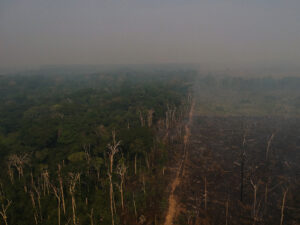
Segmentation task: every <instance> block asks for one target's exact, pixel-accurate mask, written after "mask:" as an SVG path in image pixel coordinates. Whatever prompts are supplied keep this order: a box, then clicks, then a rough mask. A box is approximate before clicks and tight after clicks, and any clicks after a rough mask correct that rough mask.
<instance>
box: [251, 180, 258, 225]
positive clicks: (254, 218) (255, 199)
mask: <svg viewBox="0 0 300 225" xmlns="http://www.w3.org/2000/svg"><path fill="white" fill-rule="evenodd" d="M250 182H251V185H252V187H253V221H254V224H255V223H256V221H257V211H256V210H257V208H256V205H257V203H256V201H257V189H258V183H257V184H254V183H253V181H252V179H251V180H250Z"/></svg>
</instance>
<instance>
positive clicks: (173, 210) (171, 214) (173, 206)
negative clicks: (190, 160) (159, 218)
mask: <svg viewBox="0 0 300 225" xmlns="http://www.w3.org/2000/svg"><path fill="white" fill-rule="evenodd" d="M194 105H195V104H194V102H193V103H192V106H191V109H190V112H189V119H188V122H187V124H186V125H185V135H184V151H183V157H182V159H181V161H180V164H179V166H178V168H177V172H176V177H175V179H174V180H173V182H172V185H171V193H170V196H169V207H168V212H167V215H166V220H165V223H164V225H172V224H173V221H174V218H175V216H176V215H177V210H178V200H177V198H176V195H175V193H174V192H175V190H176V188H177V187H178V186H179V185H180V183H181V179H182V175H183V172H184V167H185V163H186V160H187V156H188V142H189V139H190V136H191V131H190V126H191V124H192V118H193V112H194Z"/></svg>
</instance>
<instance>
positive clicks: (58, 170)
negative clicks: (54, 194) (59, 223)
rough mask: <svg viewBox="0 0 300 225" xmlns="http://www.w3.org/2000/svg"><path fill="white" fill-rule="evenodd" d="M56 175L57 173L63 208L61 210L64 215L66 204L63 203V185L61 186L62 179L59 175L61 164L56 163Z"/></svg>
mask: <svg viewBox="0 0 300 225" xmlns="http://www.w3.org/2000/svg"><path fill="white" fill-rule="evenodd" d="M57 175H58V182H59V193H60V195H61V201H62V208H63V212H64V215H65V214H66V205H65V196H64V187H63V180H62V176H61V165H60V164H58V169H57Z"/></svg>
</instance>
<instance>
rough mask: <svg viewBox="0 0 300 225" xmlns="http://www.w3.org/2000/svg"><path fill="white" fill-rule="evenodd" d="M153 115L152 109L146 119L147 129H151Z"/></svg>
mask: <svg viewBox="0 0 300 225" xmlns="http://www.w3.org/2000/svg"><path fill="white" fill-rule="evenodd" d="M153 113H154V110H153V109H150V110H148V117H147V122H148V127H152V122H153Z"/></svg>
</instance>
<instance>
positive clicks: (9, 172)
mask: <svg viewBox="0 0 300 225" xmlns="http://www.w3.org/2000/svg"><path fill="white" fill-rule="evenodd" d="M12 166H13V162H12V161H11V160H8V161H7V168H8V170H7V172H8V175H9V178H10V182H11V183H12V184H13V183H14V171H13V169H12Z"/></svg>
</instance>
